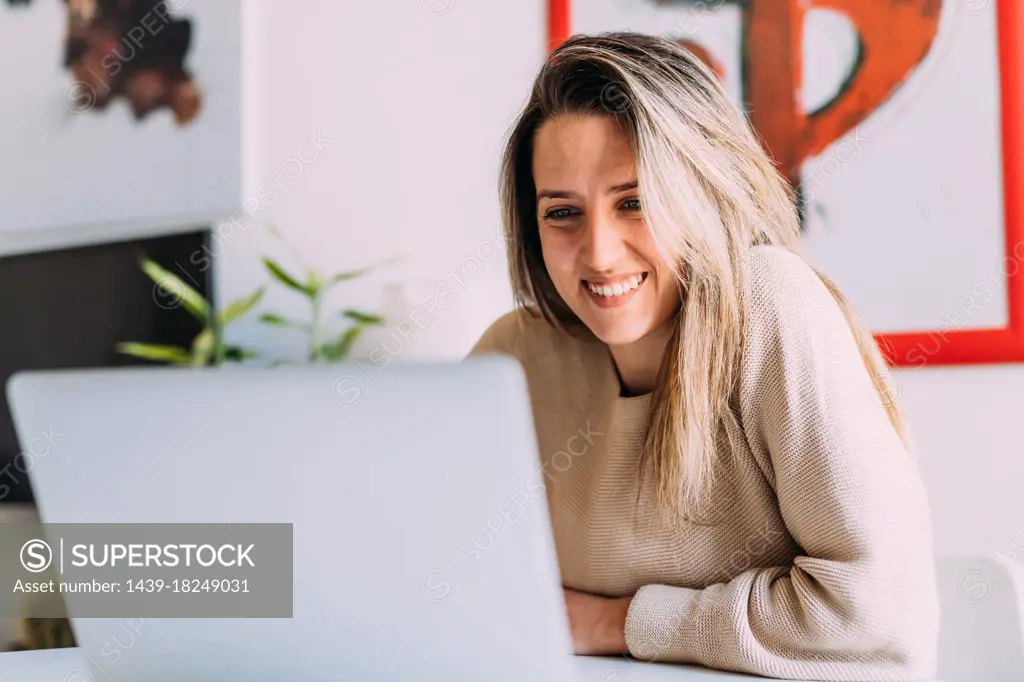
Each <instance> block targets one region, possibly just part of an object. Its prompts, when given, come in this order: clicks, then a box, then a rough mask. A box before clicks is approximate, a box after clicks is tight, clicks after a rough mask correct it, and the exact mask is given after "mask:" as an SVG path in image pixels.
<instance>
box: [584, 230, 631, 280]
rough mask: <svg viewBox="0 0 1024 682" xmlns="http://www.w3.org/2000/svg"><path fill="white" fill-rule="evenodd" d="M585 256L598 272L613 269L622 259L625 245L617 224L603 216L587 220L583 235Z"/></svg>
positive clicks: (589, 264)
mask: <svg viewBox="0 0 1024 682" xmlns="http://www.w3.org/2000/svg"><path fill="white" fill-rule="evenodd" d="M583 240H584V244H583V257H584V259H585V260H586V261H587V265H588V266H590V267H591V268H593V269H594V270H596V271H598V272H604V271H608V270H613V269H614V268H615V265H616V264H617V263H619V262H620V261H621V260H622V254H623V253H624V251H625V245H624V244H623V242H622V236H621V235H620V234H619V230H618V229H617V228H616V226H615V225H614V224H613V223H612V221H609V220H607V219H604V218H602V217H598V218H592V219H591V220H589V221H587V226H586V230H585V232H584V235H583Z"/></svg>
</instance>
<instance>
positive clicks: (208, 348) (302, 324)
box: [117, 226, 393, 367]
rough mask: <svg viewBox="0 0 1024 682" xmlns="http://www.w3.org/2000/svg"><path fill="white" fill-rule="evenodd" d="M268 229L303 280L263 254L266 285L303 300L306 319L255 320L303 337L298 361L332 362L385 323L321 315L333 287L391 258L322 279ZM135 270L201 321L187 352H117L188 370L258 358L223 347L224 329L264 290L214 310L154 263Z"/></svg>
mask: <svg viewBox="0 0 1024 682" xmlns="http://www.w3.org/2000/svg"><path fill="white" fill-rule="evenodd" d="M268 229H269V231H270V232H271V234H273V235H274V236H276V237H277V238H278V239H280V240H281V241H282V243H284V244H285V245H286V246H288V247H289V249H291V251H292V253H293V254H294V255H295V256H296V257H297V259H298V260H299V262H300V263H301V264H302V265H303V266H304V270H305V276H304V277H302V278H299V277H296V276H294V275H293V274H292V273H290V272H289V271H288V270H287V269H286V268H285V267H284V266H282V265H281V264H280V263H279V262H278V261H277V260H275V259H273V258H270V257H268V256H264V257H263V258H262V259H261V262H262V264H263V267H264V268H265V269H266V271H267V273H268V274H269V275H270V277H271V281H272V282H274V283H277V284H280V285H282V286H284V287H286V288H287V289H289V290H290V291H293V292H296V293H298V294H300V295H301V296H303V297H304V298H305V299H306V301H307V302H308V304H309V310H310V312H309V319H308V320H292V319H289V318H287V317H285V316H283V315H280V314H277V313H273V312H265V313H263V314H262V315H261V316H260V318H259V320H260V322H261V323H263V324H266V325H269V326H274V327H285V328H289V329H292V330H295V331H297V332H299V333H302V334H304V335H305V336H306V351H305V358H304V360H305V361H306V362H310V363H321V362H327V363H332V362H342V361H344V360H346V359H347V358H348V357H349V355H350V353H351V351H352V346H353V344H354V343H355V342H356V341H357V340H358V339H359V337H360V336H361V335H362V334H363V333H364V332H365V331H366V330H367V329H368V328H369V327H372V326H378V325H382V324H384V323H385V320H384V318H383V317H381V316H380V315H377V314H375V313H371V312H365V311H360V310H355V309H353V308H343V309H342V310H340V311H339V312H337V313H334V314H328V313H327V311H325V303H326V298H327V295H328V294H329V293H330V292H331V291H332V290H333V289H334V287H336V286H337V285H338V284H341V283H342V282H346V281H351V280H354V279H357V278H359V277H362V276H364V275H366V274H368V273H370V272H372V271H373V270H375V269H376V268H378V267H381V266H383V265H385V264H388V263H390V262H393V259H392V260H389V261H385V262H383V263H378V264H376V265H373V266H370V267H366V268H362V269H359V270H352V271H347V272H337V273H333V274H329V275H328V274H325V273H323V272H321V271H319V270H318V269H316V268H313V267H310V266H308V265H307V264H306V263H305V260H304V259H303V258H302V257H301V256H300V255H299V254H298V253H297V252H296V251H295V250H294V248H291V245H290V244H288V242H287V241H286V240H285V239H284V237H283V236H282V235H281V233H280V232H279V231H278V230H277V229H276V228H274V227H273V226H270V227H269V228H268ZM141 267H142V270H143V272H145V273H146V275H148V276H149V278H150V279H151V280H153V282H154V283H155V285H156V286H157V287H159V288H160V289H161V291H163V292H164V293H166V294H167V295H169V296H172V297H174V298H175V299H177V300H178V301H180V303H181V305H182V306H184V307H185V309H186V310H188V311H189V312H190V313H191V314H192V315H193V316H195V317H196V319H198V320H199V321H200V322H201V323H202V325H203V329H202V331H200V332H199V334H197V335H196V337H195V338H194V339H193V341H192V344H191V346H190V347H189V348H182V347H178V346H162V345H156V344H147V343H138V342H124V343H120V344H118V346H117V349H118V351H119V352H121V353H124V354H126V355H131V356H134V357H137V358H142V359H145V360H150V361H153V362H162V363H166V364H172V365H185V366H192V367H203V366H210V365H222V364H225V363H228V362H244V361H247V360H250V359H255V358H258V357H259V354H258V353H257V352H255V351H253V350H250V349H247V348H243V347H241V346H237V345H229V344H227V343H226V342H225V340H224V329H225V328H226V327H227V326H228V325H230V324H231V323H232V322H235V321H236V320H238V319H240V318H242V317H243V316H245V315H246V314H247V313H249V312H250V311H251V310H252V309H253V308H255V307H256V305H258V304H259V303H260V301H261V300H262V299H263V295H264V293H265V292H266V287H260V288H259V289H257V290H256V291H254V292H253V293H251V294H249V295H246V296H243V297H241V298H239V299H237V300H235V301H232V302H231V303H230V304H229V305H228V306H227V307H225V308H224V309H223V310H219V311H217V310H214V309H213V306H212V305H211V304H210V302H209V301H207V300H206V299H205V298H204V297H203V296H202V295H201V294H199V292H198V291H196V290H195V289H194V288H192V287H190V286H189V285H188V284H187V283H185V282H184V281H182V280H181V278H179V277H177V276H176V275H174V274H173V273H171V272H169V271H167V270H166V269H164V268H163V267H161V266H160V265H159V264H158V263H155V262H153V261H152V260H149V259H146V258H143V259H142V262H141ZM332 320H341V321H342V325H343V326H342V329H341V330H340V331H339V330H336V329H332V327H333V326H334V325H332V324H330V323H331V321H332ZM282 362H287V361H286V360H276V361H274V363H273V364H281V363H282Z"/></svg>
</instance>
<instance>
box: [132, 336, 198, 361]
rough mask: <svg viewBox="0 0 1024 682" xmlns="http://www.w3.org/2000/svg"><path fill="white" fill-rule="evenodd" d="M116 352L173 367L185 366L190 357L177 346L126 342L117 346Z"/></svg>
mask: <svg viewBox="0 0 1024 682" xmlns="http://www.w3.org/2000/svg"><path fill="white" fill-rule="evenodd" d="M117 352H118V353H122V354H124V355H130V356H132V357H136V358H141V359H143V360H153V361H156V362H166V363H170V364H173V365H187V364H189V363H190V362H191V360H192V357H191V356H190V355H189V352H188V351H187V350H185V349H184V348H179V347H178V346H161V345H158V344H154V343H136V342H134V341H127V342H125V343H119V344H117Z"/></svg>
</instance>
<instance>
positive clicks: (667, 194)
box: [499, 32, 910, 518]
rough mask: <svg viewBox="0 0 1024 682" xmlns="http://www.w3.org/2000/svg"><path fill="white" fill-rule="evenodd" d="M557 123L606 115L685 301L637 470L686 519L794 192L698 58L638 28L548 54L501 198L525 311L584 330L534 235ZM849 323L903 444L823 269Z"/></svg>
mask: <svg viewBox="0 0 1024 682" xmlns="http://www.w3.org/2000/svg"><path fill="white" fill-rule="evenodd" d="M563 115H603V116H612V117H614V118H615V119H617V121H618V122H619V124H620V125H621V127H622V129H623V130H624V131H625V133H626V134H627V135H628V137H629V140H630V144H631V147H632V150H633V153H634V157H635V163H636V169H637V181H638V183H639V189H640V193H641V202H640V203H641V206H642V210H643V212H644V218H645V220H646V223H647V225H648V228H649V229H650V230H651V233H652V236H653V239H654V241H655V243H656V245H657V247H658V249H659V251H660V252H661V254H662V256H663V258H664V260H665V262H666V263H669V264H670V265H671V266H672V267H673V269H674V271H675V273H676V275H677V277H678V281H679V285H680V293H681V295H682V298H683V306H682V307H681V309H680V312H679V314H678V315H679V317H678V319H677V324H676V325H675V331H674V333H673V335H672V337H671V340H670V341H669V344H668V348H667V350H666V353H665V358H664V360H663V362H662V366H661V370H660V373H659V379H658V385H657V387H656V388H655V396H654V397H655V400H654V407H653V408H652V409H653V411H652V414H651V421H650V427H649V429H648V433H647V443H646V446H645V448H644V451H643V453H642V455H641V462H640V468H639V471H638V474H640V475H641V476H643V475H644V474H645V472H646V473H648V474H650V475H651V476H652V477H653V481H654V483H655V491H656V500H655V502H656V506H657V507H658V508H659V509H660V510H661V511H662V512H664V513H667V514H669V515H670V516H674V517H683V518H686V517H689V516H691V513H692V512H693V510H694V509H695V507H696V505H697V503H698V501H699V500H700V498H701V495H702V493H703V491H705V490H706V489H707V486H708V485H709V484H710V483H711V482H712V479H713V470H714V466H713V465H714V458H715V452H716V448H715V446H716V441H717V434H718V433H719V429H720V428H721V426H722V420H723V418H724V417H725V416H726V413H727V411H728V410H729V409H730V399H731V397H732V395H733V392H734V390H735V387H736V382H737V378H738V377H737V374H738V366H739V362H740V358H741V354H742V351H743V340H744V338H745V331H746V324H747V315H746V312H745V309H744V308H745V306H744V301H745V300H746V298H747V297H746V296H744V295H742V294H743V291H744V289H745V287H746V286H747V282H748V270H747V266H746V259H745V254H746V252H747V251H748V249H749V248H750V247H751V246H753V245H755V244H772V245H777V246H780V247H783V248H786V249H789V250H790V251H793V252H794V253H797V254H799V247H800V223H799V217H798V214H797V208H796V203H795V201H794V197H793V191H792V189H791V188H790V187H789V186H788V184H787V183H786V181H785V180H784V178H782V176H781V175H780V174H779V173H778V172H777V171H776V168H775V166H774V164H773V163H772V161H771V159H770V158H769V157H768V155H767V154H766V152H765V151H764V148H763V147H762V145H761V144H760V142H759V140H758V139H757V137H756V136H755V135H754V133H753V131H752V130H751V128H750V126H749V125H748V123H747V120H746V118H745V117H744V115H743V113H742V112H741V111H740V110H739V109H738V108H737V107H736V106H735V105H734V104H733V103H732V102H731V101H730V100H729V99H728V96H727V95H726V93H725V90H724V88H723V87H722V84H721V83H720V81H719V80H718V78H717V77H716V75H715V74H714V72H712V71H711V70H710V69H709V68H708V67H707V66H706V65H705V64H704V63H703V62H702V61H700V60H699V59H698V58H696V57H695V56H694V55H693V54H692V53H690V52H689V51H687V50H686V49H684V48H682V47H681V46H679V45H678V44H676V43H674V42H671V41H669V40H666V39H662V38H657V37H653V36H648V35H643V34H637V33H630V32H616V33H602V34H597V35H577V36H573V37H572V38H570V39H569V40H568V41H566V42H564V43H563V44H562V45H561V46H560V47H558V48H557V49H556V50H554V51H553V52H552V53H551V54H550V55H549V56H548V58H547V59H546V61H545V63H544V65H543V66H542V68H541V70H540V73H539V74H538V75H537V77H536V80H535V81H534V84H533V89H532V92H531V95H530V99H529V102H528V103H527V104H526V107H525V109H524V110H523V112H522V113H521V114H520V116H519V118H518V119H517V121H516V122H515V124H514V126H513V128H512V130H511V133H510V135H509V138H508V143H507V147H506V149H505V152H504V156H503V159H502V165H501V178H500V186H499V193H500V198H501V204H502V214H503V222H504V227H505V233H506V240H507V245H508V247H509V250H508V253H509V275H510V279H511V282H512V288H513V293H514V296H515V300H516V304H517V308H520V309H524V310H528V309H529V308H530V307H531V306H533V307H536V308H537V309H538V310H539V312H540V314H541V315H542V316H543V317H544V318H545V319H546V320H547V321H548V322H550V323H551V324H553V325H556V326H561V327H563V328H567V329H570V330H571V329H573V328H579V327H581V326H582V323H581V321H580V320H579V319H578V318H577V317H576V316H575V314H574V313H573V312H572V311H571V310H570V309H569V307H568V305H566V303H565V302H564V301H563V300H562V299H561V297H560V296H559V295H558V293H557V292H556V291H555V287H554V285H553V283H552V281H551V279H550V277H549V276H548V273H547V270H546V268H545V267H544V260H543V257H542V254H541V245H540V237H539V234H538V223H537V205H536V187H535V186H534V182H533V174H532V153H533V139H534V135H535V133H536V131H537V129H538V127H539V126H540V125H541V124H543V123H544V122H546V121H548V120H551V119H553V118H555V117H559V116H563ZM819 276H820V277H821V279H822V281H823V282H824V284H825V285H826V287H827V288H828V290H829V291H830V292H831V293H832V295H833V296H834V297H835V299H836V301H837V302H838V304H839V305H840V307H841V308H842V310H843V313H844V314H845V315H846V318H847V320H848V321H849V323H850V328H851V330H852V331H853V333H854V335H855V337H856V340H857V344H858V346H859V348H860V351H861V355H862V357H863V359H864V362H865V364H866V366H867V367H868V369H869V372H870V374H871V378H872V382H873V384H874V387H875V389H876V390H877V391H878V395H879V397H880V399H881V401H882V404H883V405H884V406H885V409H886V410H887V412H888V415H889V419H890V421H891V422H892V424H893V426H894V427H895V429H896V431H897V432H898V433H899V435H900V437H901V438H902V439H903V440H904V442H905V443H906V444H907V446H908V448H909V447H910V446H909V436H908V434H907V431H906V428H905V425H904V421H903V418H902V416H901V414H900V410H899V407H898V406H897V404H896V400H895V395H894V394H893V391H892V390H891V388H890V386H889V385H888V384H887V382H886V380H885V377H886V376H887V369H886V365H885V361H884V360H883V358H882V356H881V353H880V352H879V349H878V346H877V345H876V344H875V342H874V339H873V337H872V335H871V334H870V333H869V332H867V331H866V330H865V329H864V327H863V326H862V325H861V323H860V322H859V321H858V320H857V318H856V316H855V315H854V313H853V311H852V309H851V307H850V305H849V303H848V301H847V300H846V299H845V298H844V297H843V295H842V294H841V293H840V292H839V290H838V289H837V288H836V286H835V285H834V284H833V283H832V282H831V281H829V280H828V278H826V277H824V276H822V275H821V274H820V273H819Z"/></svg>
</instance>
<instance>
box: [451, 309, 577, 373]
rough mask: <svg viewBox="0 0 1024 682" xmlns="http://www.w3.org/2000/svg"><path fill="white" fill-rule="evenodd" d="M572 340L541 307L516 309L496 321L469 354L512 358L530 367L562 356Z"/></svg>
mask: <svg viewBox="0 0 1024 682" xmlns="http://www.w3.org/2000/svg"><path fill="white" fill-rule="evenodd" d="M572 341H573V339H572V337H570V336H569V334H568V333H567V332H566V331H565V330H563V329H561V328H559V327H556V326H555V325H553V324H551V323H550V322H549V321H548V320H547V319H545V318H544V316H543V315H542V314H541V312H540V310H538V309H537V308H534V307H527V308H516V309H514V310H512V311H509V312H507V313H505V314H504V315H502V316H501V317H499V318H498V319H496V320H495V321H494V322H492V323H491V324H490V325H489V326H488V327H487V329H486V330H485V331H484V332H483V334H482V335H481V336H480V339H479V340H478V341H477V342H476V344H475V345H474V346H473V349H472V350H471V351H470V353H469V354H470V355H481V354H485V353H501V354H505V355H512V356H513V357H515V358H516V359H518V360H519V362H520V363H522V364H523V365H526V364H527V363H532V362H535V361H537V360H538V359H540V358H550V357H557V356H559V355H562V354H563V352H564V351H566V350H568V349H569V345H570V344H571V343H572Z"/></svg>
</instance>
